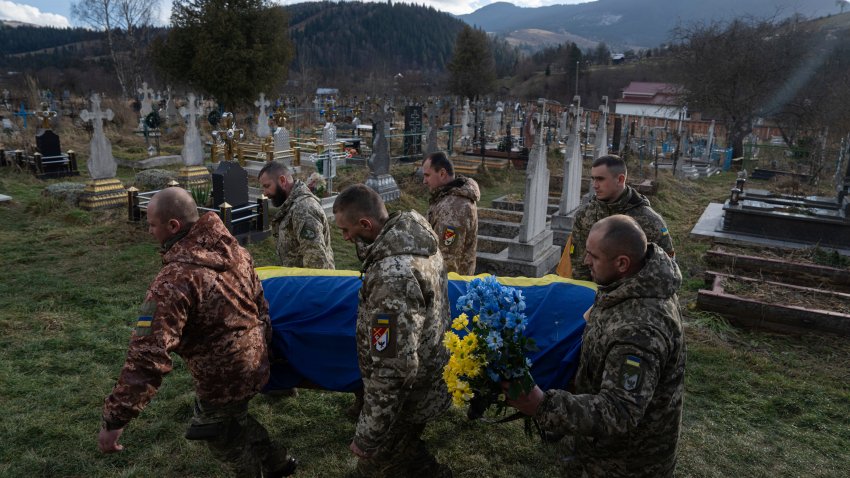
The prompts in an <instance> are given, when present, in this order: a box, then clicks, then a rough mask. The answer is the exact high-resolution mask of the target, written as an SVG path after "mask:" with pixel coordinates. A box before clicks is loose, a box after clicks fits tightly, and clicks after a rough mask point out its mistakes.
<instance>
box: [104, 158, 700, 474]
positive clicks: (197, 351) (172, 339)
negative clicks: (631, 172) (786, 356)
mask: <svg viewBox="0 0 850 478" xmlns="http://www.w3.org/2000/svg"><path fill="white" fill-rule="evenodd" d="M422 166H423V168H422V169H423V174H424V177H423V182H424V183H425V185H427V186H428V189H429V190H430V193H431V198H430V205H429V209H428V214H427V216H428V217H427V219H426V218H425V217H423V216H421V215H420V214H419V213H417V212H415V211H402V212H396V213H393V214H389V213H388V212H387V209H386V207H385V205H384V202H383V200H382V199H381V197H380V196H379V195H378V194H377V193H376V192H375V191H373V190H372V189H370V188H368V187H366V186H365V185H362V184H357V185H353V186H350V187H348V188H346V189H345V190H343V191H342V192H341V193H340V194H339V195H338V196H337V198H336V200H335V202H334V205H333V214H334V221H335V223H336V226H337V227H338V228H339V229H340V231H341V233H342V236H343V238H344V239H345V240H347V241H350V242H352V243H354V245H355V249H356V251H357V255H358V258H359V259H360V260H361V261H362V267H361V272H362V274H361V278H362V281H363V282H362V286H361V289H360V295H359V300H360V303H359V307H358V316H357V321H356V332H355V339H356V343H357V356H358V365H359V368H360V372H361V377H362V382H363V390H362V391H360V392H359V393H357V394H356V396H357V399H356V400H355V403H354V405H353V407H352V409H350V411H351V412H353V416H355V417H356V426H355V434H354V438H353V440H352V441H351V443H350V444H349V448H350V450H351V452H352V453H353V454H354V455H356V456H357V457H358V461H357V466H356V469H355V470H353V471H352V472H351V473H350V475H351V476H361V477H420V476H421V477H447V476H452V470H451V469H450V468H449V467H448V466H447V465H445V464H441V463H438V462H437V460H436V458H435V457H434V456H433V454H431V452H430V451H429V450H428V448H427V447H426V445H425V443H424V442H423V440H422V439H421V436H422V433H423V431H424V429H425V426H426V424H427V423H428V422H430V421H432V420H434V419H436V418H437V417H438V416H440V415H441V414H442V413H443V412H444V411H445V410H446V409H447V408H448V406H449V404H450V399H449V395H448V393H447V390H446V386H445V383H444V382H443V379H442V371H443V368H444V366H445V364H446V363H447V361H448V351H447V350H446V348H445V347H444V346H443V345H442V340H443V336H444V334H445V332H446V330H447V328H448V326H449V324H450V321H451V317H450V312H449V303H448V278H447V272H457V273H459V274H462V275H472V274H474V272H475V252H476V243H477V232H478V218H477V209H476V207H477V206H476V203H477V201H478V200H479V198H480V192H479V189H478V185H477V184H476V182H475V181H474V180H472V179H471V178H466V177H463V176H460V175H456V174H455V173H454V169H453V166H452V163H451V161H449V160H448V158H446V156H445V155H444V154H443V153H436V154H433V155H430V156H429V157H427V158H426V159H425V161H424V162H423V165H422ZM591 176H592V178H591V179H592V184H593V189H594V193H595V195H594V197H593V198H591V200H590V201H589V202H588V203H586V204H585V205H583V206H582V207H581V208H580V210H579V211H578V212H577V214H576V221H575V226H574V229H573V233H572V236H571V241H570V242H568V246H567V248H566V249H565V252H564V257H563V260H562V262H565V263H567V264H572V274H573V276H574V277H575V278H577V279H592V280H593V281H594V282H596V284H597V286H598V293H597V297H596V299H595V302H594V305H593V307H592V308H591V309H590V310H589V311H588V313H586V314H585V318H586V320H587V325H586V327H585V331H584V336H583V347H582V352H581V357H580V363H579V368H578V371H577V374H576V377H575V379H574V382H573V383H572V384H571V386H570V387H569V390H548V391H545V392H544V391H542V390H541V389H539V388H538V387H536V386H535V387H534V388H533V389H532V390H531V391H530V392H529V393H528V394H523V395H520V396H519V397H517V398H516V399H514V400H508V404H509V405H511V406H513V407H515V408H517V409H518V410H519V411H521V412H523V413H524V414H526V415H529V416H532V417H534V418H535V419H536V420H537V421H538V423H539V424H540V426H541V428H542V430H544V431H545V432H546V436H547V437H549V439H553V438H552V437H556V438H560V437H563V436H566V437H567V438H565V439H566V440H569V443H570V447H571V448H573V455H572V457H573V459H571V460H568V461H565V463H568V468H567V469H566V470H565V472H566V473H567V474H568V475H569V476H574V475H573V473H575V476H582V474H585V475H587V476H653V477H654V476H671V475H672V473H673V469H674V467H675V462H676V452H677V444H678V438H679V431H680V426H681V412H682V395H683V385H684V365H685V359H684V358H685V350H684V340H683V335H682V326H681V318H680V315H679V305H678V299H677V296H676V290H677V289H678V287H679V285H680V283H681V274H680V272H679V269H678V267H677V266H676V264H675V262H674V260H673V248H672V241H671V240H670V235H669V232H668V230H667V228H666V225H665V224H664V221H663V219H661V217H660V216H659V215H658V214H657V213H655V212H654V211H653V210H652V209H651V207H650V205H649V202H648V201H647V200H646V198H645V197H643V196H642V195H640V194H638V193H637V192H636V191H634V190H633V189H632V188H631V187H629V186H627V185H626V183H625V178H626V168H625V164H624V162H623V161H622V160H621V159H620V158H618V157H616V156H605V157H602V158H599V159H597V160H596V161H595V162H594V163H593V167H592V169H591ZM258 180H259V182H260V185H261V186H262V189H263V193H264V194H265V195H266V196H267V197H268V198H269V199H271V201H272V203H273V204H274V206H276V207H278V208H279V209H278V212H277V214H276V216H275V218H274V220H273V223H272V226H273V232H274V235H275V243H276V246H277V253H278V256H279V259H280V263H281V265H283V266H286V267H305V268H318V269H332V268H333V267H334V259H333V251H332V248H331V240H330V227H329V223H328V220H327V218H326V216H325V213H324V211H323V209H322V207H321V202H320V200H319V199H318V198H317V197H316V196H315V195H314V194H313V193H312V192H311V191H310V190H309V189H308V188H307V186H306V185H305V184H304V183H303V182H302V181H300V180H297V179H294V177H293V175H292V171H291V170H290V169H289V168H287V167H286V166H284V165H282V164H279V163H276V162H270V163H268V164H266V166H265V167H264V168H263V169H262V170H261V172H260V174H259V177H258ZM147 221H148V226H149V232H150V233H151V234H152V235H153V236H154V237H155V238H156V239H157V240H158V241H159V243H160V244H161V246H162V250H161V253H162V262H163V268H162V270H161V271H160V272H159V274H158V275H157V276H156V278H155V279H154V281H153V283H152V284H151V285H150V287H149V288H148V291H147V294H146V297H145V301H144V303H143V305H142V307H141V313H140V317H139V319H138V321H137V323H136V327H135V329H134V332H133V334H132V336H131V339H130V345H129V350H128V353H127V359H126V361H125V364H124V367H123V369H122V371H121V374H120V377H119V379H118V382H117V384H116V385H115V387H114V388H113V390H112V393H111V394H110V395H109V396H108V397H107V398H106V401H105V404H104V408H103V420H102V426H101V431H100V434H99V437H98V441H99V447H100V449H101V451H103V452H113V451H119V450H121V449H122V446H121V445H119V444H118V439H119V437H120V435H121V433H122V431H123V429H124V427H125V426H126V425H127V424H128V423H129V422H130V420H131V419H133V418H134V417H136V416H137V415H138V414H139V413H140V412H141V410H142V409H143V408H144V407H145V406H146V405H147V403H148V402H149V401H150V400H151V399H152V398H153V396H154V395H155V393H156V391H157V389H158V387H159V385H160V383H161V381H162V378H163V376H164V375H165V374H167V373H168V372H169V371H170V370H171V368H172V361H171V358H170V353H171V352H175V353H177V354H178V355H180V356H181V357H183V359H184V360H185V362H186V364H187V366H188V368H189V371H190V373H191V375H192V377H193V380H194V385H195V406H194V414H193V418H192V420H191V423H190V425H189V427H188V429H187V432H186V438H187V439H190V440H201V441H204V442H205V443H206V444H207V445H208V447H209V449H210V450H211V451H212V453H213V454H214V456H215V457H216V458H218V459H219V460H221V461H222V462H225V463H227V464H228V465H229V466H230V467H231V468H232V469H233V470H234V471H235V473H236V476H240V477H241V476H248V477H255V476H256V477H259V476H263V477H272V476H289V475H291V474H293V473H294V472H295V470H296V468H297V465H298V462H297V461H296V460H295V459H294V458H293V457H292V456H290V455H289V454H288V453H287V451H286V448H285V447H283V446H281V445H279V444H276V443H274V442H273V441H272V440H271V439H270V438H269V435H268V432H267V431H266V429H265V428H264V427H263V425H261V424H260V423H259V422H257V421H256V420H255V419H254V418H253V417H252V416H251V415H250V414H249V413H248V403H249V401H250V400H251V398H252V397H253V396H254V395H256V394H257V393H258V392H260V390H261V389H262V388H263V386H264V385H265V384H266V382H267V381H268V378H269V368H270V367H269V357H268V355H269V354H268V351H269V344H270V340H271V324H270V319H269V311H268V303H267V302H266V300H265V298H264V296H263V290H262V286H261V283H260V280H259V278H258V277H257V274H256V272H255V271H254V264H253V261H252V259H251V257H250V255H249V253H248V252H247V251H246V250H245V249H244V248H242V247H241V246H239V244H238V242H237V241H236V239H235V238H234V237H233V236H232V235H231V234H230V233H229V232H228V231H227V229H226V228H225V227H224V224H223V223H222V222H221V220H220V219H219V218H218V216H217V215H215V214H214V213H207V214H205V215H204V216H200V217H199V215H198V211H197V207H196V205H195V203H194V201H193V200H192V197H191V196H190V195H189V194H188V193H187V192H186V191H185V190H183V189H180V188H168V189H165V190H162V191H160V192H159V193H157V194H156V195H154V196H153V198H152V200H151V202H150V203H149V204H148V208H147ZM647 238H649V241H648V240H647ZM570 243H571V244H570ZM562 269H563V268H559V270H562ZM569 269H570V267H569V266H568V267H567V270H569ZM504 386H506V387H507V386H509V384H508V383H505V384H504Z"/></svg>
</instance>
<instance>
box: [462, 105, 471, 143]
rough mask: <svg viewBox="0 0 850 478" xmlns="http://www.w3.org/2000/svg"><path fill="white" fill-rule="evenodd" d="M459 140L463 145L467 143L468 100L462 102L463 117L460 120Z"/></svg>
mask: <svg viewBox="0 0 850 478" xmlns="http://www.w3.org/2000/svg"><path fill="white" fill-rule="evenodd" d="M460 139H461V142H462V143H463V144H464V145H466V144H468V143H469V98H465V99H464V100H463V116H462V117H461V120H460Z"/></svg>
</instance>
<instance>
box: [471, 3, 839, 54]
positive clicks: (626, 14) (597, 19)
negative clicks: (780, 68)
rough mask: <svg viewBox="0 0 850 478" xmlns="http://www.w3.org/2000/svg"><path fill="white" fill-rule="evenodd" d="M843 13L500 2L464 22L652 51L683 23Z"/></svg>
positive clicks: (780, 6) (830, 7) (795, 7)
mask: <svg viewBox="0 0 850 478" xmlns="http://www.w3.org/2000/svg"><path fill="white" fill-rule="evenodd" d="M838 12H839V7H838V6H837V5H836V3H835V0H710V1H705V0H597V1H594V2H588V3H580V4H576V5H552V6H548V7H537V8H523V7H517V6H516V5H514V4H512V3H507V2H497V3H492V4H490V5H487V6H486V7H482V8H480V9H478V10H476V11H474V12H472V13H470V14H467V15H460V16H459V18H461V19H462V20H463V21H465V22H467V23H469V24H471V25H476V26H478V27H480V28H483V29H484V30H486V31H488V32H494V33H499V34H502V35H505V36H508V37H509V38H510V37H511V33H512V32H514V31H516V30H526V29H535V30H547V31H549V32H552V33H556V34H571V35H575V36H577V37H580V38H584V39H586V40H590V41H594V42H599V41H603V42H605V43H607V44H608V45H609V46H614V47H619V48H652V47H656V46H658V45H660V44H661V43H664V42H666V41H668V40H669V39H670V30H672V29H673V28H674V27H675V26H676V25H677V24H680V23H681V24H688V23H693V22H700V21H711V20H721V21H724V20H730V19H732V18H735V17H741V16H754V17H757V18H769V17H773V16H775V17H777V18H786V17H789V16H791V15H794V14H801V15H803V16H805V17H807V18H815V17H820V16H824V15H828V14H833V13H838ZM577 43H578V42H577Z"/></svg>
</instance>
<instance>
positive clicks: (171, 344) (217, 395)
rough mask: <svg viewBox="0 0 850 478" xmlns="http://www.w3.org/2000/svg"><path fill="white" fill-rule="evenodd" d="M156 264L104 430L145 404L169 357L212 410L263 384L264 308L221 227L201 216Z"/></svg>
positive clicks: (247, 266)
mask: <svg viewBox="0 0 850 478" xmlns="http://www.w3.org/2000/svg"><path fill="white" fill-rule="evenodd" d="M162 262H163V267H162V270H160V272H159V274H157V276H156V278H155V279H154V281H153V283H151V285H150V287H149V288H148V292H147V294H146V296H145V302H144V304H143V305H142V310H141V313H140V317H139V319H138V322H136V328H135V330H134V331H133V334H132V336H131V337H130V346H129V350H128V351H127V360H126V362H125V363H124V368H123V369H122V370H121V375H120V376H119V378H118V383H117V384H116V385H115V387H114V388H113V389H112V393H111V394H110V395H109V396H108V397H107V398H106V402H105V404H104V406H103V419H104V421H105V423H106V424H107V427H108V428H110V429H115V428H121V427H123V426H124V425H126V424H127V423H128V422H129V421H130V420H131V419H132V418H134V417H136V416H137V415H138V414H139V412H141V411H142V409H143V408H144V407H145V406H146V405H147V403H148V402H150V400H151V399H152V398H153V396H154V395H155V394H156V391H157V389H158V388H159V386H160V383H162V378H163V376H164V375H165V374H167V373H168V372H170V371H171V368H172V361H171V355H170V353H171V352H175V353H177V354H178V355H180V356H181V357H182V358H183V360H185V362H186V366H187V368H188V369H189V372H190V373H191V375H192V378H193V381H194V385H195V393H196V395H197V397H198V399H200V400H203V401H206V402H210V403H212V404H227V403H229V402H233V401H238V400H244V399H247V398H250V397H252V396H253V395H254V394H256V393H257V392H258V391H260V389H261V388H262V387H263V386H264V385H265V383H266V381H267V380H268V378H269V360H268V351H267V343H268V341H269V340H270V339H271V324H270V321H269V310H268V303H267V302H266V299H265V297H264V296H263V289H262V286H261V284H260V279H259V278H258V277H257V273H256V272H255V271H254V264H253V261H252V260H251V256H250V255H249V254H248V251H246V250H245V249H243V248H242V247H241V246H239V243H238V242H237V241H236V239H235V238H234V237H233V236H232V235H231V234H230V233H229V232H228V231H227V229H226V228H225V227H224V224H223V223H222V222H221V219H219V217H218V216H217V215H216V214H215V213H212V212H210V213H207V214H205V215H204V216H202V217H201V218H200V220H199V221H198V222H197V223H195V224H194V226H192V228H191V229H190V230H189V232H188V233H187V234H186V235H185V236H184V237H183V238H181V239H179V240H178V241H177V242H176V243H174V244H173V245H172V246H171V247H170V248H169V249H168V250H167V251H166V252H164V253H163V256H162Z"/></svg>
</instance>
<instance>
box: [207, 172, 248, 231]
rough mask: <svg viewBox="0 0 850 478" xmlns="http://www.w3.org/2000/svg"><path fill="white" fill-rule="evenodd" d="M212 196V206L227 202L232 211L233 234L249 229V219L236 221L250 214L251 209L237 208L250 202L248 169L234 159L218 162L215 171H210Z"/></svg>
mask: <svg viewBox="0 0 850 478" xmlns="http://www.w3.org/2000/svg"><path fill="white" fill-rule="evenodd" d="M212 198H213V207H214V208H221V206H222V204H224V203H227V204H229V205H230V206H231V207H232V208H233V211H235V212H234V213H233V216H232V218H233V222H234V224H233V231H231V232H232V233H233V235H234V236H235V235H237V234H246V233H249V232H250V231H251V224H250V222H251V221H247V220H243V221H238V220H239V219H242V218H244V217H247V216H250V215H251V214H252V211H251V210H250V209H245V210H242V211H237V210H238V209H240V208H242V207H244V206H247V205H248V203H249V202H250V198H249V196H248V171H246V170H245V168H243V167H242V166H240V165H239V163H237V162H235V161H222V162H220V163H218V166H217V167H216V169H215V171H213V173H212ZM237 221H238V222H237Z"/></svg>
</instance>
